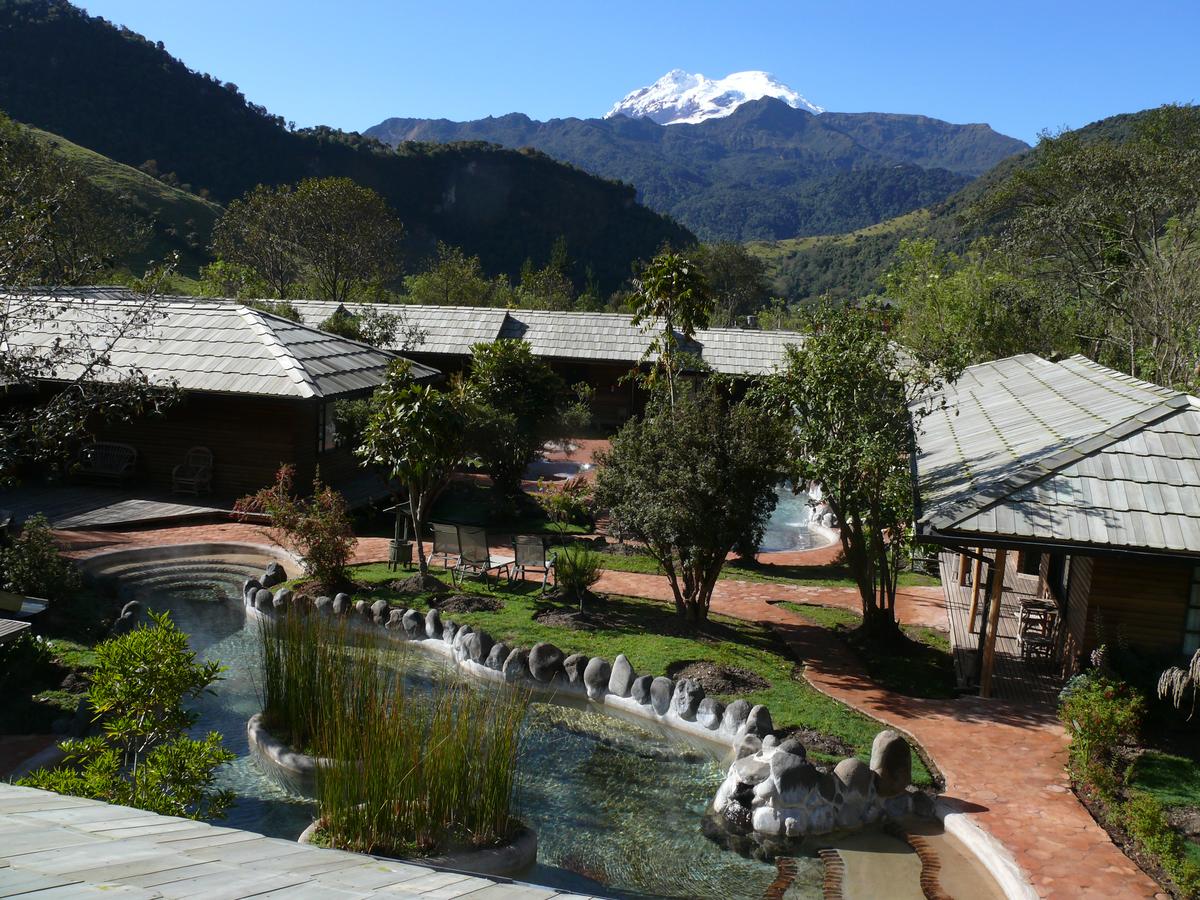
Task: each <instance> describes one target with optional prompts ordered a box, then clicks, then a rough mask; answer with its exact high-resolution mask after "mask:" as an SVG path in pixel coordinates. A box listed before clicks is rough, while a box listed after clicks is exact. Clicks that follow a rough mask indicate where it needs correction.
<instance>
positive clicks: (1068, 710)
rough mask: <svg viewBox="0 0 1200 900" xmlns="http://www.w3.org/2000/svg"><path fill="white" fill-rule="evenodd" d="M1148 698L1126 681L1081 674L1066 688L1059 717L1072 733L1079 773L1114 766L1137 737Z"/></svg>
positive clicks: (1075, 760) (1073, 758) (1074, 763)
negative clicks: (1125, 746)
mask: <svg viewBox="0 0 1200 900" xmlns="http://www.w3.org/2000/svg"><path fill="white" fill-rule="evenodd" d="M1145 715H1146V701H1145V700H1144V699H1143V698H1142V696H1141V695H1140V694H1139V693H1138V692H1137V691H1135V690H1134V689H1133V688H1131V687H1130V686H1129V685H1128V684H1126V683H1125V682H1123V681H1119V680H1114V679H1110V678H1105V677H1103V676H1101V675H1096V674H1090V673H1089V674H1085V675H1077V676H1076V677H1075V678H1073V679H1071V681H1069V682H1068V683H1067V686H1066V687H1065V688H1064V689H1063V691H1062V695H1061V698H1060V703H1059V707H1058V717H1059V719H1060V720H1061V721H1062V723H1063V725H1064V726H1066V729H1067V733H1068V734H1070V736H1071V764H1072V766H1073V767H1074V768H1075V770H1076V772H1078V773H1087V772H1088V771H1089V769H1090V768H1091V767H1092V766H1105V767H1111V766H1112V765H1113V763H1114V761H1115V760H1116V758H1117V757H1116V754H1117V751H1118V750H1119V749H1120V747H1121V746H1122V745H1123V744H1124V743H1126V742H1127V741H1135V740H1137V737H1138V733H1139V731H1140V730H1141V727H1142V720H1143V719H1144V717H1145Z"/></svg>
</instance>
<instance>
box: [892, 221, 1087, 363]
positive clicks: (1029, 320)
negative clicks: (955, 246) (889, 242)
mask: <svg viewBox="0 0 1200 900" xmlns="http://www.w3.org/2000/svg"><path fill="white" fill-rule="evenodd" d="M1013 269H1014V266H1013V265H1011V264H1010V263H1009V261H1008V260H1007V259H1006V257H1005V256H1004V255H1003V254H1001V253H1000V252H999V251H997V250H996V249H995V248H994V247H993V246H992V245H991V244H990V243H989V242H987V241H986V240H982V239H981V240H980V241H978V242H977V243H976V244H975V246H974V247H973V248H972V249H971V250H970V251H969V252H968V253H967V255H966V256H963V257H959V256H957V255H955V254H953V253H939V252H938V249H937V244H936V242H935V241H934V240H933V239H928V240H911V241H910V240H904V241H901V242H900V249H899V250H898V251H897V253H896V255H895V256H894V257H893V260H892V264H891V267H890V268H889V269H888V271H887V274H886V275H885V276H884V283H885V284H886V286H887V291H886V296H887V298H888V299H889V300H891V301H893V302H894V303H895V304H896V305H897V307H898V308H899V310H900V322H899V328H898V332H897V335H898V337H899V338H900V340H902V341H903V342H904V343H905V344H907V345H908V346H910V347H915V348H918V349H920V350H921V351H923V352H925V353H927V354H931V355H935V356H940V357H942V358H947V359H949V358H957V359H961V360H962V362H964V363H965V364H967V365H970V364H973V363H978V362H986V361H987V360H991V359H999V358H1002V357H1005V356H1012V355H1014V354H1017V353H1038V354H1041V355H1043V356H1049V355H1051V354H1053V353H1056V352H1064V351H1068V350H1072V349H1074V346H1075V344H1074V335H1073V328H1072V326H1073V325H1074V324H1075V323H1074V321H1073V318H1072V317H1071V316H1070V315H1068V314H1066V313H1065V311H1064V310H1063V309H1062V307H1061V306H1060V305H1059V304H1057V303H1054V302H1051V300H1050V299H1049V298H1048V297H1047V295H1046V292H1045V291H1044V290H1042V289H1041V288H1040V287H1039V285H1038V284H1037V283H1036V282H1035V281H1034V280H1032V279H1031V278H1029V277H1028V276H1026V275H1023V274H1020V273H1019V272H1017V273H1014V271H1013Z"/></svg>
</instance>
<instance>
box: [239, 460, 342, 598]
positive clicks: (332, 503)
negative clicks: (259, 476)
mask: <svg viewBox="0 0 1200 900" xmlns="http://www.w3.org/2000/svg"><path fill="white" fill-rule="evenodd" d="M295 474H296V472H295V469H294V468H293V467H292V466H290V465H284V466H280V467H279V472H278V473H277V474H276V476H275V483H274V484H273V485H271V486H270V487H267V488H263V489H262V490H261V491H259V492H258V493H257V494H251V495H250V496H248V497H243V498H242V499H240V500H238V501H237V503H236V504H234V509H235V510H236V511H237V512H238V513H241V514H243V515H247V514H263V513H265V514H266V515H267V516H269V517H270V519H271V527H273V528H275V529H277V530H279V531H280V532H282V533H283V534H284V536H285V537H286V539H287V543H288V544H289V545H290V546H291V548H292V549H294V550H295V551H296V552H297V553H298V554H299V555H300V558H301V560H303V562H304V570H305V572H307V573H308V575H309V576H310V577H311V578H313V579H314V580H315V581H316V582H317V583H318V584H319V585H320V586H321V588H322V589H324V590H327V591H335V590H337V589H338V588H339V587H341V586H342V585H344V584H345V583H346V566H347V565H348V564H349V562H350V554H351V553H352V552H353V550H354V545H355V544H356V543H357V542H358V541H357V540H356V538H355V537H354V528H353V526H352V525H351V523H350V509H349V507H348V506H347V505H346V498H345V497H343V496H342V495H341V494H340V493H338V492H337V491H335V490H334V489H333V488H331V487H328V486H327V485H324V484H322V483H321V476H320V473H318V474H317V475H316V476H315V477H314V478H313V489H312V495H311V496H309V497H297V496H296V495H295V494H294V493H293V487H292V484H293V481H294V479H295Z"/></svg>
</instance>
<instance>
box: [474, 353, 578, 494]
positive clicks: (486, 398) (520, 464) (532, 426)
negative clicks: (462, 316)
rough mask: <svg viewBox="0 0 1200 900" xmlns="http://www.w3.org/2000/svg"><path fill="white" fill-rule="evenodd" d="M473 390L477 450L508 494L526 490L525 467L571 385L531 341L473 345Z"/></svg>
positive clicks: (498, 486)
mask: <svg viewBox="0 0 1200 900" xmlns="http://www.w3.org/2000/svg"><path fill="white" fill-rule="evenodd" d="M467 389H468V392H469V394H470V396H471V399H472V400H473V401H474V404H475V412H474V416H475V426H476V430H475V432H474V435H473V437H474V439H475V441H476V444H475V453H476V455H477V456H478V457H479V458H480V459H481V460H482V462H483V467H484V468H485V469H486V470H487V472H488V474H489V475H490V476H491V478H492V483H493V484H495V486H496V490H497V491H498V492H499V493H500V495H501V496H502V497H504V498H510V499H511V498H515V497H518V496H520V493H521V477H522V475H523V474H524V472H525V468H526V467H527V466H528V465H529V464H530V463H531V462H533V461H534V459H536V458H537V456H538V454H539V453H540V452H541V448H542V445H543V444H545V442H546V441H547V440H548V439H549V438H550V437H551V436H552V434H553V431H554V429H555V424H556V420H557V415H558V409H559V406H560V404H561V403H562V401H563V399H564V398H565V396H566V386H565V385H564V384H563V381H562V379H561V378H559V377H558V375H556V374H555V373H554V371H553V370H552V369H551V368H550V366H549V365H547V364H546V363H544V362H542V360H540V359H537V358H536V357H534V355H533V352H532V350H531V349H530V347H529V344H527V343H526V342H525V341H513V340H503V339H501V340H497V341H493V342H492V343H490V344H476V345H475V346H474V347H472V348H471V362H470V375H469V378H468V385H467Z"/></svg>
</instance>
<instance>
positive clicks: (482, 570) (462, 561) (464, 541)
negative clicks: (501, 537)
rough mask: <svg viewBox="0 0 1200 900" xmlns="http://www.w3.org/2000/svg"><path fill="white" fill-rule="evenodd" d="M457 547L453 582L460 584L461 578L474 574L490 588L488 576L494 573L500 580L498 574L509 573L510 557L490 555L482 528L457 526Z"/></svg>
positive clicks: (485, 534)
mask: <svg viewBox="0 0 1200 900" xmlns="http://www.w3.org/2000/svg"><path fill="white" fill-rule="evenodd" d="M458 547H459V553H460V555H459V558H458V565H457V566H455V568H454V583H455V584H462V582H463V579H464V578H466V577H467V575H469V574H472V573H473V574H476V575H478V576H479V577H480V578H482V579H483V583H484V584H485V585H486V586H487V587H488V589H489V590H490V589H491V587H492V584H491V582H490V581H489V580H488V576H489V575H490V574H491V573H492V572H495V573H496V580H497V581H499V580H500V575H501V573H503V574H504V575H509V573H510V572H511V569H510V567H511V566H512V562H513V561H512V557H508V556H492V553H491V550H490V549H489V548H488V540H487V532H486V531H484V530H483V529H482V528H477V527H475V526H472V525H460V526H459V527H458Z"/></svg>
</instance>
